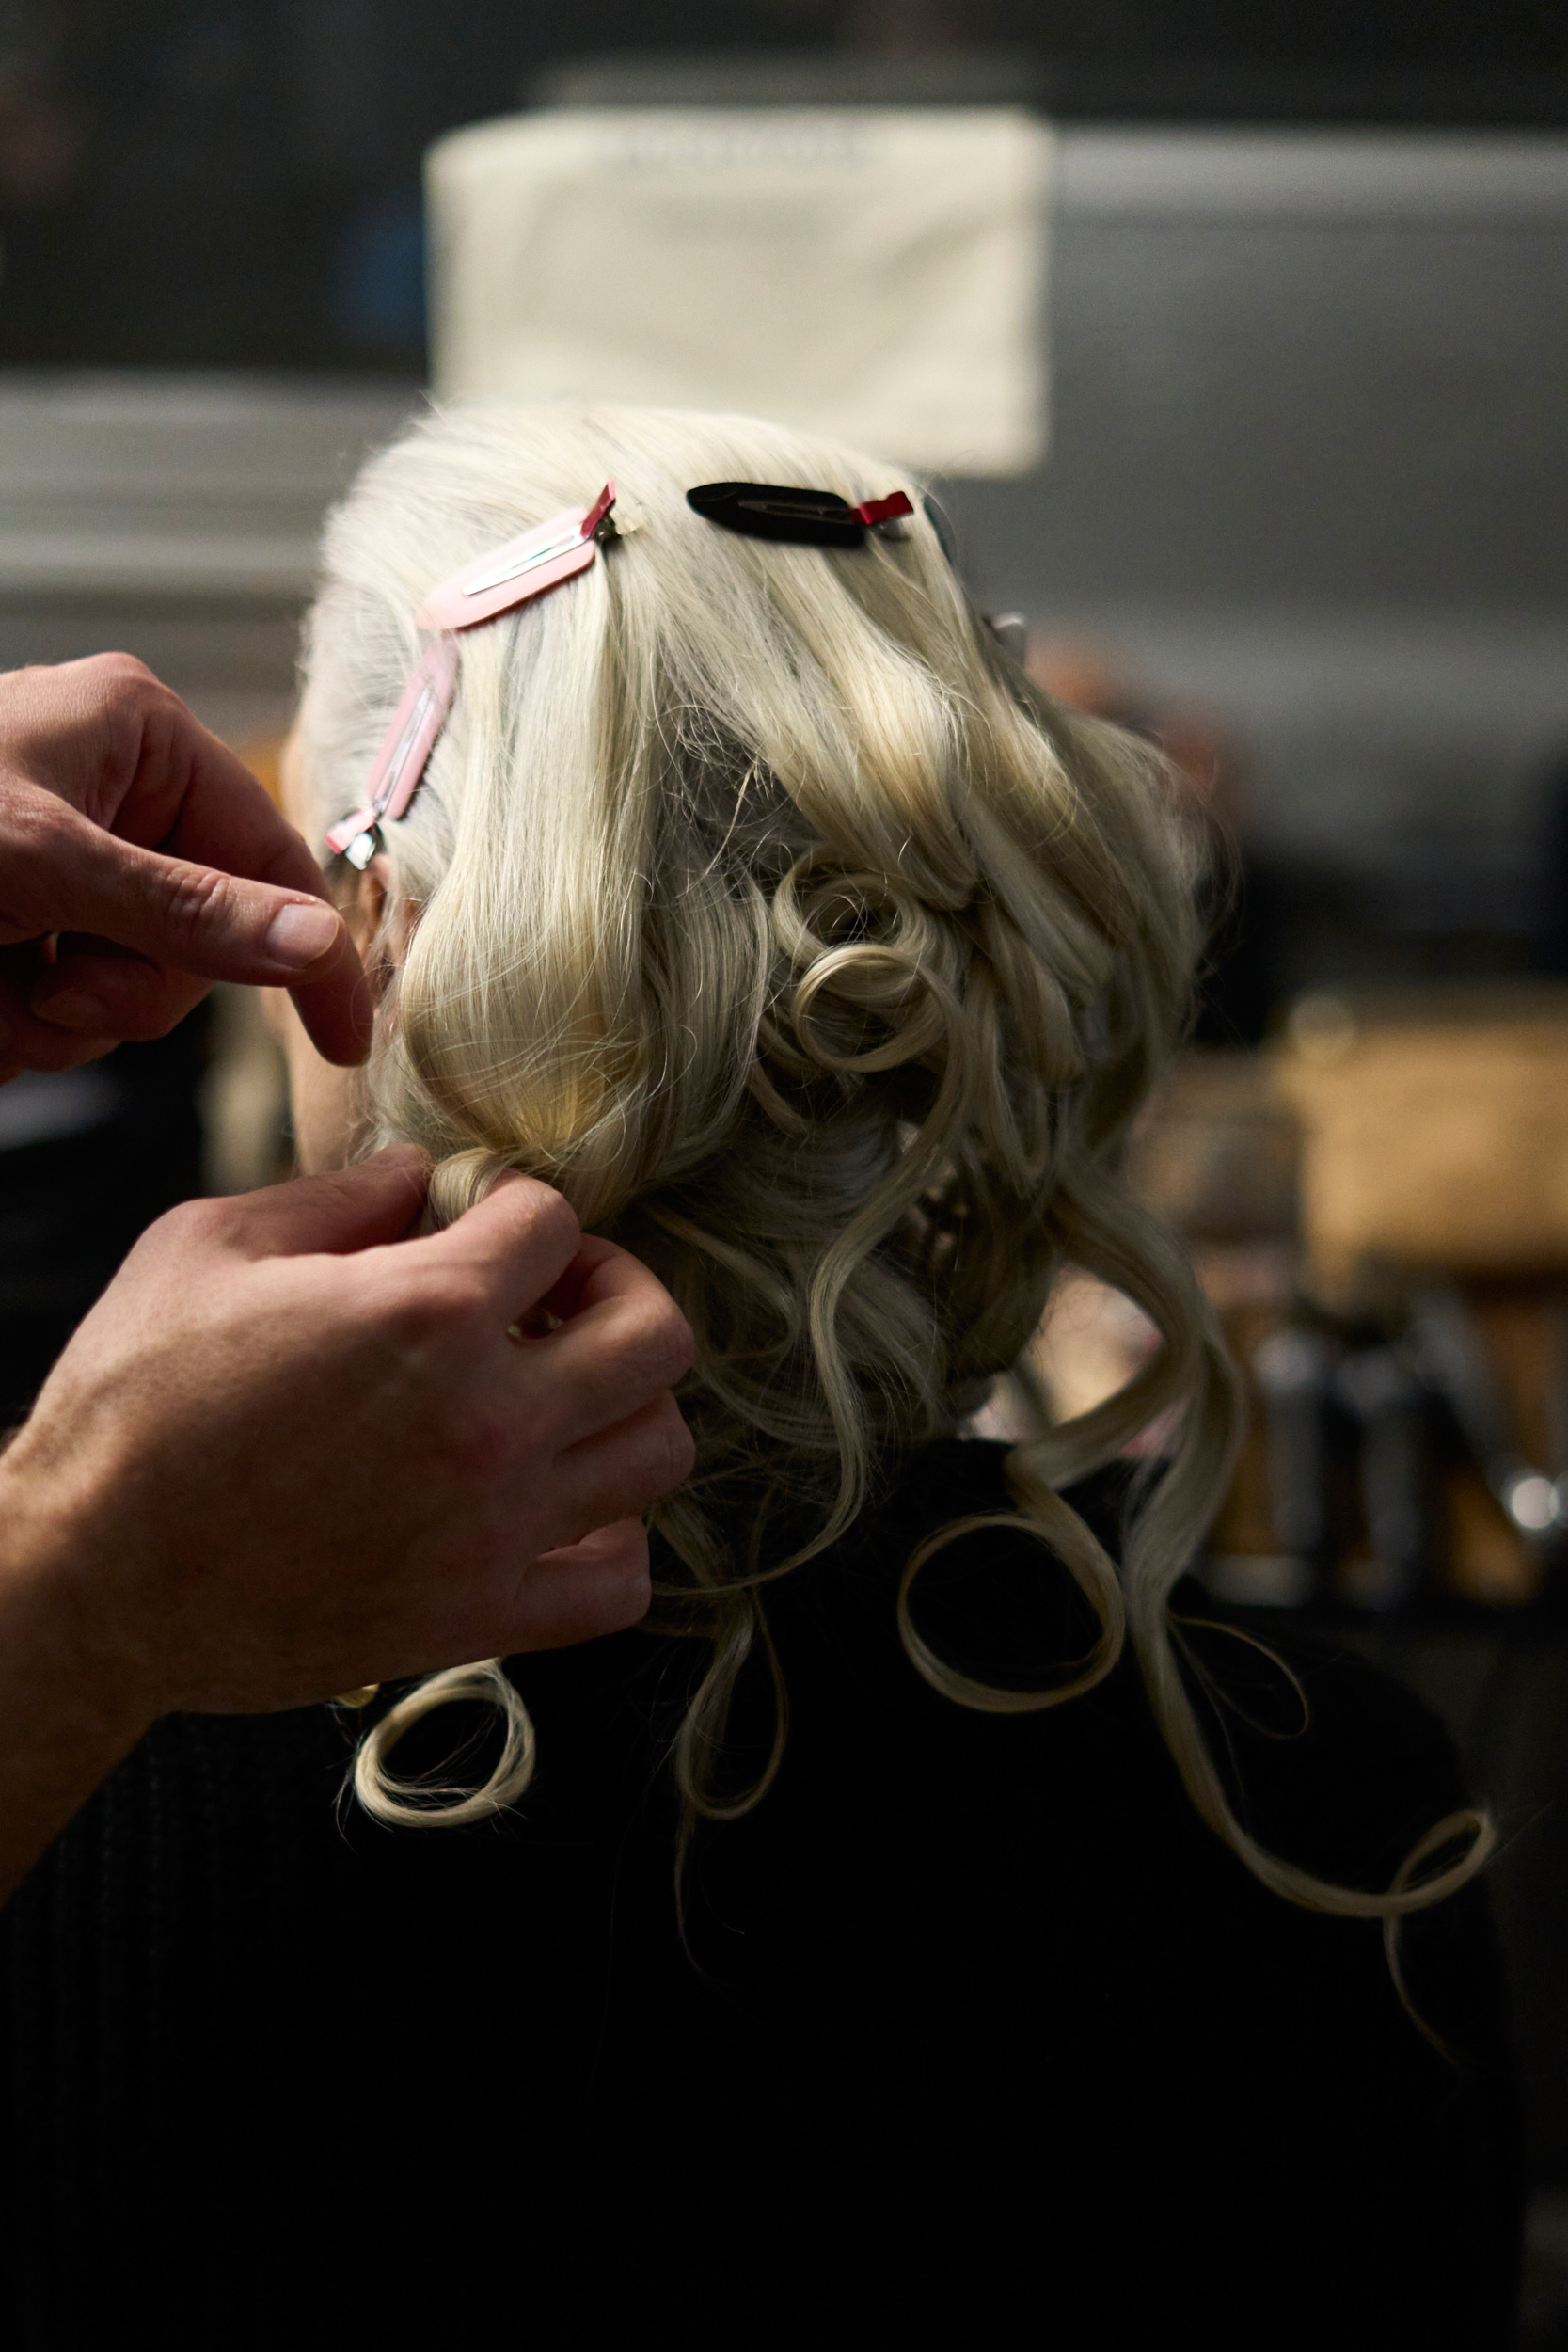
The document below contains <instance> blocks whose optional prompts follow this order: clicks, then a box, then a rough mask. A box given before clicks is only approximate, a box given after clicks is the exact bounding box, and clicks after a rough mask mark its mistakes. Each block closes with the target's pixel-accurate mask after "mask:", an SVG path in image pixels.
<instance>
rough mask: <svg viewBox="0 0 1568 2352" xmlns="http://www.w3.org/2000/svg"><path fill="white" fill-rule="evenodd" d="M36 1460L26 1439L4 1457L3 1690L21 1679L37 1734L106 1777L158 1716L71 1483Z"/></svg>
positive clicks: (0, 1512)
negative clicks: (127, 1646) (98, 1572)
mask: <svg viewBox="0 0 1568 2352" xmlns="http://www.w3.org/2000/svg"><path fill="white" fill-rule="evenodd" d="M30 1456H31V1449H30V1448H28V1447H27V1445H26V1443H25V1433H23V1434H22V1437H21V1438H19V1440H18V1441H17V1442H16V1443H14V1444H13V1445H11V1446H10V1447H8V1449H7V1450H6V1452H5V1454H3V1455H0V1690H4V1691H5V1692H8V1693H9V1692H15V1691H16V1689H17V1688H18V1686H19V1685H20V1684H22V1683H23V1682H24V1683H25V1687H26V1692H27V1700H28V1703H27V1709H26V1711H27V1712H28V1714H29V1715H35V1716H36V1717H37V1718H38V1722H39V1730H40V1735H41V1734H44V1733H45V1732H46V1731H47V1730H48V1727H49V1726H50V1725H53V1726H54V1727H55V1731H56V1733H57V1737H58V1740H59V1742H60V1744H61V1745H62V1746H63V1747H69V1748H71V1750H72V1751H74V1752H77V1753H80V1754H81V1755H82V1756H84V1757H85V1758H86V1757H89V1756H93V1755H97V1756H99V1757H100V1758H101V1760H102V1766H103V1770H104V1771H108V1770H110V1769H111V1768H112V1767H113V1765H114V1764H116V1763H118V1762H119V1759H120V1757H121V1756H125V1755H126V1754H128V1753H129V1751H130V1750H131V1749H132V1748H133V1747H134V1746H135V1743H136V1741H137V1740H139V1739H140V1738H141V1736H142V1733H143V1732H144V1731H145V1730H146V1729H147V1728H148V1725H149V1724H150V1723H151V1722H152V1721H153V1719H154V1717H155V1715H156V1714H157V1712H158V1711H159V1710H158V1708H157V1707H156V1705H155V1703H154V1702H153V1701H152V1700H151V1698H150V1694H149V1693H148V1692H144V1691H143V1690H142V1689H141V1688H140V1687H139V1686H140V1679H141V1678H140V1677H139V1676H138V1675H137V1674H136V1673H135V1669H134V1666H133V1664H132V1661H131V1660H130V1659H129V1658H128V1657H127V1656H126V1655H125V1653H124V1651H123V1649H122V1647H121V1646H120V1645H119V1644H117V1642H116V1640H115V1638H114V1637H115V1631H116V1629H115V1628H114V1626H113V1624H112V1622H106V1621H105V1615H104V1607H103V1600H104V1597H103V1595H102V1594H101V1593H95V1591H94V1589H93V1585H94V1579H93V1574H92V1557H91V1555H92V1553H93V1550H94V1549H95V1546H94V1543H93V1539H92V1534H91V1531H90V1529H89V1527H88V1526H87V1515H86V1514H85V1513H84V1512H82V1511H81V1509H80V1508H79V1507H73V1502H74V1498H72V1496H71V1493H70V1491H69V1489H70V1486H71V1481H70V1479H69V1477H60V1476H57V1475H55V1471H54V1467H53V1466H52V1465H50V1464H48V1463H40V1462H35V1461H34V1460H33V1459H31V1458H30ZM12 1703H13V1704H14V1700H13V1701H12Z"/></svg>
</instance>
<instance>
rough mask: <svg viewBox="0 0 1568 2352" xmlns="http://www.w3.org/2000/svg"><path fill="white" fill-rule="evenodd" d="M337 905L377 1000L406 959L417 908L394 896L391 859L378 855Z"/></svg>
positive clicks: (415, 924)
mask: <svg viewBox="0 0 1568 2352" xmlns="http://www.w3.org/2000/svg"><path fill="white" fill-rule="evenodd" d="M340 906H341V914H342V917H343V920H344V922H345V923H346V924H347V925H348V929H349V936H350V938H351V939H352V940H353V942H354V944H355V946H356V947H357V948H358V950H359V953H360V956H361V957H362V959H363V961H364V965H365V971H366V975H367V977H368V978H369V980H370V983H371V987H372V990H373V991H374V993H375V995H376V997H377V999H378V1000H379V999H380V997H381V995H382V994H383V993H384V991H385V989H386V986H387V981H388V977H389V975H390V974H391V973H392V972H393V971H396V970H399V969H401V967H402V965H403V964H404V961H406V958H407V955H408V947H409V943H410V941H411V940H412V939H413V936H414V931H415V928H416V926H417V925H418V922H419V919H420V914H419V909H418V908H417V907H416V906H415V905H414V903H413V901H412V900H411V899H409V898H394V896H393V877H392V867H391V862H390V860H389V859H388V858H387V857H385V856H380V855H377V856H375V857H372V860H371V862H370V864H369V865H368V866H366V868H365V870H364V872H363V873H362V874H361V875H360V876H359V877H358V884H357V887H356V890H355V891H354V893H353V895H352V896H351V897H349V898H345V899H343V900H341V902H340Z"/></svg>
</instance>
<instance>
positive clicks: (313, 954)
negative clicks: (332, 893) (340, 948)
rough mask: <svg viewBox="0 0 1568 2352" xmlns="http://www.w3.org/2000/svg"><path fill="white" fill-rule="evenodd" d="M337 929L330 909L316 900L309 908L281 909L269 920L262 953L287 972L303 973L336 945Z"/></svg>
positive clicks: (334, 916) (338, 926) (338, 928)
mask: <svg viewBox="0 0 1568 2352" xmlns="http://www.w3.org/2000/svg"><path fill="white" fill-rule="evenodd" d="M340 930H341V924H340V923H339V921H338V918H337V916H336V915H335V914H333V912H332V909H331V908H330V907H324V906H323V905H321V904H320V902H319V901H318V902H317V903H316V904H315V905H313V906H311V905H298V906H292V907H283V908H281V909H280V910H279V912H278V913H277V914H275V915H274V916H273V918H272V928H271V930H269V931H268V933H267V937H266V950H267V953H268V955H269V956H271V958H272V960H273V961H274V962H275V963H281V964H282V965H284V967H285V968H286V969H287V970H288V971H290V972H305V971H308V970H309V967H310V965H311V964H312V963H320V961H321V960H322V958H323V956H325V954H326V953H327V951H328V950H329V949H330V948H332V947H334V946H336V945H337V942H338V933H339V931H340Z"/></svg>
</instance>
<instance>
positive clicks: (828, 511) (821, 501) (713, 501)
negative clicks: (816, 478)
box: [686, 482, 914, 548]
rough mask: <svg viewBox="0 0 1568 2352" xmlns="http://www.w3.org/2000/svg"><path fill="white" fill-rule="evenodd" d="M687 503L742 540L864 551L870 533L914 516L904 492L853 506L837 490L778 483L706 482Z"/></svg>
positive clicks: (706, 518) (690, 494)
mask: <svg viewBox="0 0 1568 2352" xmlns="http://www.w3.org/2000/svg"><path fill="white" fill-rule="evenodd" d="M686 502H687V504H688V506H689V507H690V509H691V511H692V513H693V514H695V515H701V516H702V517H703V519H704V521H705V522H710V523H717V524H718V525H719V528H720V529H721V531H736V532H739V533H740V535H741V537H742V538H743V539H790V540H793V541H794V542H795V543H796V545H797V546H800V547H806V548H861V547H863V546H864V545H865V534H866V532H868V531H875V530H877V529H878V528H879V526H880V525H881V524H883V523H891V522H896V521H897V520H898V519H899V517H900V516H904V515H912V514H913V513H914V508H913V507H912V506H911V504H910V501H909V500H908V499H907V498H906V497H905V495H904V493H903V491H902V490H895V491H894V492H893V494H892V495H891V497H889V498H885V499H866V500H865V501H864V502H863V504H862V505H860V506H851V505H850V503H849V501H848V500H847V499H841V498H840V497H839V496H838V493H837V492H836V491H834V490H795V489H790V488H789V487H787V486H786V485H784V484H781V483H776V482H704V483H702V484H700V485H698V487H697V488H696V489H695V490H688V492H687V494H686Z"/></svg>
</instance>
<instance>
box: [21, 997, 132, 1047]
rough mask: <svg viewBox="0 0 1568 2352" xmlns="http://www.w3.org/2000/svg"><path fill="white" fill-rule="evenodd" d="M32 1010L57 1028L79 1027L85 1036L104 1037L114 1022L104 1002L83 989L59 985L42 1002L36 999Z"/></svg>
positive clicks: (42, 1019) (41, 1019)
mask: <svg viewBox="0 0 1568 2352" xmlns="http://www.w3.org/2000/svg"><path fill="white" fill-rule="evenodd" d="M33 1010H34V1012H36V1013H37V1015H38V1017H39V1019H40V1021H49V1022H53V1024H54V1025H55V1028H57V1029H79V1030H81V1031H82V1032H83V1034H84V1035H86V1036H87V1037H107V1036H108V1035H109V1033H110V1032H111V1031H112V1029H113V1028H114V1022H113V1019H112V1018H111V1016H110V1013H109V1009H108V1007H107V1005H105V1004H104V1003H103V1000H102V998H100V997H97V996H91V995H89V994H88V993H87V990H86V989H85V988H62V989H61V991H60V993H59V994H58V995H57V996H50V997H47V998H46V999H45V1000H44V1002H43V1003H42V1004H40V1003H38V1002H37V1000H36V999H35V1001H34V1005H33Z"/></svg>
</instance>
